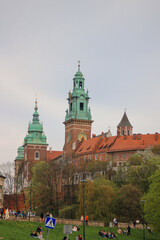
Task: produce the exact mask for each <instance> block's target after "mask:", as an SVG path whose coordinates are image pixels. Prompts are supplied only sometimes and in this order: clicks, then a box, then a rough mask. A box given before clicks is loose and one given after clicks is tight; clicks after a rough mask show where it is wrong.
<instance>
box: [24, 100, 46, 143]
mask: <svg viewBox="0 0 160 240" xmlns="http://www.w3.org/2000/svg"><path fill="white" fill-rule="evenodd" d="M34 110H35V111H34V113H33V120H32V122H30V123H29V126H28V134H27V135H26V137H25V138H24V144H28V143H33V144H47V143H46V136H45V135H44V133H43V124H42V123H40V122H39V114H38V107H37V99H36V101H35V108H34Z"/></svg>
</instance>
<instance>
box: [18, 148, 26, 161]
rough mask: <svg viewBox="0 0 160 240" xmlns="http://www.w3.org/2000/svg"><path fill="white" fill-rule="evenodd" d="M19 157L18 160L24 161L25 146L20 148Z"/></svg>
mask: <svg viewBox="0 0 160 240" xmlns="http://www.w3.org/2000/svg"><path fill="white" fill-rule="evenodd" d="M17 152H18V155H17V157H16V160H23V159H24V147H23V146H20V147H19V148H18V151H17Z"/></svg>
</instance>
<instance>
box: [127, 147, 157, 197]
mask: <svg viewBox="0 0 160 240" xmlns="http://www.w3.org/2000/svg"><path fill="white" fill-rule="evenodd" d="M159 166H160V158H159V157H155V156H153V154H152V152H151V151H150V150H148V149H147V150H145V151H144V152H137V153H136V154H134V155H133V156H132V157H131V158H130V159H129V162H128V166H127V181H128V182H129V183H131V184H132V185H135V186H137V187H139V188H140V189H141V190H142V191H143V192H144V193H145V192H147V191H148V189H149V184H150V183H149V180H148V178H149V177H150V176H151V175H153V174H154V172H155V171H156V170H157V169H158V168H159Z"/></svg>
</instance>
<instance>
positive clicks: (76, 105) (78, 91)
mask: <svg viewBox="0 0 160 240" xmlns="http://www.w3.org/2000/svg"><path fill="white" fill-rule="evenodd" d="M84 85H85V79H84V77H83V74H82V72H81V71H80V62H78V71H77V72H76V74H75V76H74V78H73V91H72V92H71V91H69V93H68V98H67V100H68V105H69V108H68V109H67V110H66V116H65V122H64V125H65V145H64V154H65V155H66V156H69V158H70V157H71V153H72V151H74V150H75V148H76V145H77V143H78V141H81V140H82V138H83V139H88V138H90V137H91V125H92V122H93V121H92V117H91V111H90V107H89V106H88V103H89V99H90V98H89V96H88V90H87V91H85V88H84V87H85V86H84ZM65 158H66V157H65Z"/></svg>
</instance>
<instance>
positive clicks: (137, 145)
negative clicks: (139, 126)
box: [15, 63, 160, 189]
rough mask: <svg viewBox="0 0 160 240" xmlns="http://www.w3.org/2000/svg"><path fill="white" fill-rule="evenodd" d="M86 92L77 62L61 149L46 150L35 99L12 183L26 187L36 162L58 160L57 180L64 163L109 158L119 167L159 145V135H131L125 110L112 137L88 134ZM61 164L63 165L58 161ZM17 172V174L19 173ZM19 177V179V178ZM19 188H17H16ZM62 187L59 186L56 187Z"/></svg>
mask: <svg viewBox="0 0 160 240" xmlns="http://www.w3.org/2000/svg"><path fill="white" fill-rule="evenodd" d="M89 99H90V97H89V94H88V90H85V79H84V77H83V74H82V72H81V70H80V63H79V64H78V71H77V72H76V74H75V76H74V78H73V89H72V91H69V93H68V98H67V101H68V109H67V110H66V115H65V121H64V126H65V140H64V147H63V151H53V150H52V149H51V148H50V149H49V150H47V147H48V143H47V138H46V136H45V134H44V132H43V125H42V123H40V121H39V113H38V107H37V100H36V101H35V108H34V113H33V119H32V122H30V123H29V126H28V134H27V135H26V137H25V138H24V144H23V146H20V147H19V148H18V155H17V157H16V159H15V182H16V181H17V182H20V183H21V184H22V185H23V187H28V186H29V183H30V180H31V178H32V175H31V169H32V167H33V166H34V165H35V164H36V163H37V162H40V161H46V162H49V161H56V162H59V163H60V165H61V167H60V168H59V169H60V170H59V172H60V174H59V179H62V176H61V175H62V168H63V167H64V168H65V165H66V164H72V165H75V166H79V165H80V164H82V163H83V164H84V163H85V162H86V163H87V162H89V161H91V160H95V161H96V160H98V161H110V162H111V163H112V164H113V163H114V165H116V166H117V167H118V166H121V165H123V164H124V163H125V162H127V161H128V159H129V157H130V156H131V155H132V154H134V153H136V152H137V151H138V150H140V151H144V150H145V149H146V148H153V147H154V145H159V144H160V134H158V133H155V134H145V135H144V134H133V126H132V125H131V123H130V121H129V119H128V117H127V113H126V111H125V112H124V114H123V117H122V119H121V121H120V123H119V124H118V126H117V135H116V136H112V134H111V132H110V130H109V131H108V132H107V133H104V132H102V133H101V134H100V135H97V136H96V135H95V134H92V136H91V129H92V123H93V120H92V116H91V109H90V107H89ZM62 163H63V164H62ZM20 173H21V174H20ZM19 176H21V178H19ZM62 182H63V181H60V183H59V184H60V185H61V184H62ZM19 189H21V187H19ZM60 189H62V186H60Z"/></svg>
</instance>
